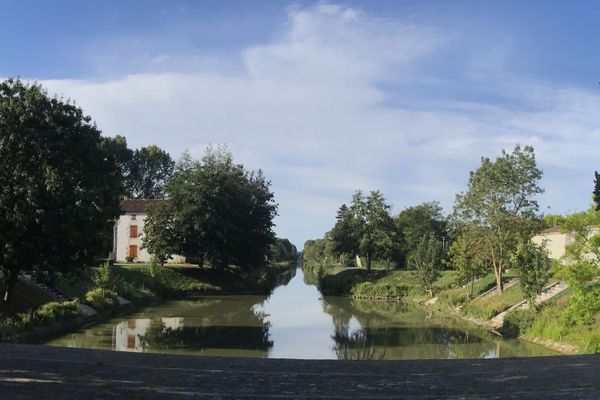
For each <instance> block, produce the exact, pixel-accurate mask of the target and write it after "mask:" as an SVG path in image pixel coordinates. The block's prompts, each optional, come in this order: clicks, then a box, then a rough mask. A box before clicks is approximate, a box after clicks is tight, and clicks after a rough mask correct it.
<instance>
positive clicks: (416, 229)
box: [394, 201, 449, 258]
mask: <svg viewBox="0 0 600 400" xmlns="http://www.w3.org/2000/svg"><path fill="white" fill-rule="evenodd" d="M394 223H395V224H396V228H397V230H398V232H399V233H400V235H401V237H402V243H401V252H402V256H403V258H405V257H406V256H407V255H408V254H409V253H410V252H411V251H413V250H414V249H415V248H416V247H417V245H418V244H419V243H420V241H421V239H422V237H423V235H426V234H429V233H431V234H432V235H434V236H435V237H436V238H437V239H438V240H441V241H442V244H443V245H444V246H445V245H446V244H448V239H449V235H448V234H447V232H446V221H445V218H444V215H443V214H442V207H441V206H440V204H439V202H437V201H432V202H427V203H422V204H419V205H417V206H413V207H408V208H406V209H404V210H402V211H401V212H400V214H398V216H396V218H394Z"/></svg>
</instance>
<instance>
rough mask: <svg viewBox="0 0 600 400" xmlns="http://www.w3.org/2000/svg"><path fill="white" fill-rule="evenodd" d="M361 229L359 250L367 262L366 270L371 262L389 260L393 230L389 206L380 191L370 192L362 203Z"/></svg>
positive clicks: (391, 255)
mask: <svg viewBox="0 0 600 400" xmlns="http://www.w3.org/2000/svg"><path fill="white" fill-rule="evenodd" d="M362 209H363V210H364V211H363V217H362V221H363V229H362V231H361V234H362V235H361V238H360V244H359V249H360V252H361V254H363V255H364V256H365V258H366V261H367V270H370V269H371V266H372V263H373V260H375V259H387V260H390V259H391V258H392V257H393V254H394V244H395V229H394V221H393V220H392V217H391V215H390V209H391V206H390V205H389V204H387V203H386V202H385V198H384V197H383V194H381V192H380V191H378V190H377V191H372V192H371V193H370V194H369V196H368V197H367V198H366V201H365V202H364V207H362Z"/></svg>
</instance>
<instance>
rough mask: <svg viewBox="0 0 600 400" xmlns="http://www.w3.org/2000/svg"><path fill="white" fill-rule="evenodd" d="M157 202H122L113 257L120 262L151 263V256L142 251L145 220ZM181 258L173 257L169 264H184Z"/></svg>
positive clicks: (115, 228) (130, 200) (137, 200)
mask: <svg viewBox="0 0 600 400" xmlns="http://www.w3.org/2000/svg"><path fill="white" fill-rule="evenodd" d="M157 201H164V200H150V199H125V200H123V201H122V202H121V215H120V216H119V219H118V220H116V221H115V225H114V228H113V251H112V257H113V258H114V259H115V260H116V261H118V262H125V261H129V260H131V261H134V262H149V261H150V257H151V254H149V253H148V251H147V250H146V249H142V240H143V238H144V220H145V219H146V217H147V216H148V209H149V208H150V207H151V205H152V204H154V203H156V202H157ZM184 261H185V259H184V258H183V257H181V256H172V258H171V259H170V260H169V262H175V263H182V262H184Z"/></svg>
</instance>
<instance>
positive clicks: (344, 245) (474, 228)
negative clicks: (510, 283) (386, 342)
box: [304, 145, 550, 298]
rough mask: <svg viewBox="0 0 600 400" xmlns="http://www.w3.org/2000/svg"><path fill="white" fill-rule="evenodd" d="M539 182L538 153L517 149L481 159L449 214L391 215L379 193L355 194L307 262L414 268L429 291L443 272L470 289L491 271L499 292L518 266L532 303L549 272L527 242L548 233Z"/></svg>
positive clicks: (421, 209)
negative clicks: (505, 277)
mask: <svg viewBox="0 0 600 400" xmlns="http://www.w3.org/2000/svg"><path fill="white" fill-rule="evenodd" d="M541 177H542V171H541V170H540V169H539V168H538V167H537V164H536V159H535V153H534V149H533V147H531V146H525V147H521V146H519V145H517V146H515V147H514V149H513V151H512V152H506V151H502V153H501V155H500V156H499V157H497V158H496V159H495V160H491V159H489V158H487V157H482V158H481V164H480V166H479V167H478V168H477V169H476V170H475V171H472V172H470V173H469V177H468V182H467V183H468V185H467V190H466V191H464V192H461V193H458V194H457V195H456V201H455V204H454V208H453V210H452V212H451V213H450V214H448V215H444V214H443V212H442V208H441V207H440V205H439V203H438V202H436V201H433V202H428V203H423V204H420V205H417V206H413V207H409V208H406V209H405V210H402V211H401V212H400V213H399V214H397V215H396V216H393V215H392V214H391V206H390V205H389V204H388V203H387V202H386V201H385V198H384V196H383V194H382V193H381V192H379V191H372V192H370V193H369V195H366V196H365V195H364V194H363V192H361V191H357V192H356V193H355V194H354V196H353V197H352V201H351V202H350V204H349V205H346V204H342V205H341V206H340V207H339V209H338V211H337V215H336V223H335V225H334V226H333V227H332V229H331V230H330V231H329V232H327V233H326V234H325V236H324V238H323V239H319V240H312V241H308V242H307V243H306V244H305V247H304V259H305V262H307V263H308V264H311V263H312V264H315V263H320V264H321V265H325V264H327V265H334V264H341V265H347V266H350V265H356V262H354V261H353V260H357V262H358V260H362V259H364V260H365V264H366V265H365V267H366V269H367V270H369V269H371V268H372V265H373V264H374V263H379V264H382V265H383V266H385V267H387V268H409V269H412V270H414V272H415V274H416V276H417V278H418V280H419V281H420V282H421V284H422V286H423V288H424V289H425V290H428V291H430V292H431V291H432V289H433V283H434V282H435V280H436V279H437V278H438V277H439V274H440V272H441V270H442V268H451V269H457V270H459V271H460V275H461V280H462V281H463V282H465V283H468V282H471V284H472V283H473V282H474V280H475V279H477V278H479V277H482V276H484V275H485V274H487V273H489V272H492V271H493V273H494V274H495V276H496V287H497V290H498V291H499V292H502V290H503V272H504V271H505V270H506V269H507V268H514V269H515V270H516V271H517V273H518V275H519V276H520V277H521V281H522V285H523V288H524V291H525V292H526V295H527V296H528V297H529V298H531V297H532V296H534V295H535V293H538V292H539V291H540V290H541V287H540V285H541V284H543V282H544V281H545V278H546V277H547V273H548V270H549V268H550V261H549V259H548V257H547V255H546V252H545V250H544V249H543V248H542V247H541V246H538V245H535V244H533V243H532V242H531V240H530V239H531V238H532V236H533V235H535V234H536V233H538V232H539V231H540V230H541V229H543V227H544V219H543V216H542V215H541V214H539V206H538V203H537V201H536V200H535V198H536V196H537V195H539V194H541V193H543V189H542V188H541V187H540V186H539V181H540V179H541ZM540 282H541V283H540Z"/></svg>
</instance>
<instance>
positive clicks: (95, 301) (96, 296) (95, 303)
mask: <svg viewBox="0 0 600 400" xmlns="http://www.w3.org/2000/svg"><path fill="white" fill-rule="evenodd" d="M85 302H86V303H87V304H88V305H89V306H90V307H92V308H94V309H96V310H97V311H106V310H112V309H114V308H116V307H117V306H118V305H119V301H118V300H117V294H116V293H115V292H113V291H112V290H107V289H100V288H96V289H92V290H90V291H89V292H87V293H86V294H85Z"/></svg>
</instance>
